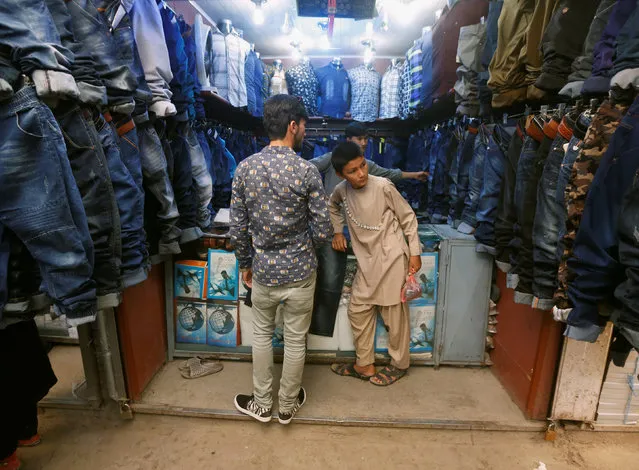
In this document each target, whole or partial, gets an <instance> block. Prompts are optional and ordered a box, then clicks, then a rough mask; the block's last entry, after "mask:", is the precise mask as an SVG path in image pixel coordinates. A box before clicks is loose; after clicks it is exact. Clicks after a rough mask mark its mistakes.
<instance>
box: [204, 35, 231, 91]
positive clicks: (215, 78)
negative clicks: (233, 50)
mask: <svg viewBox="0 0 639 470" xmlns="http://www.w3.org/2000/svg"><path fill="white" fill-rule="evenodd" d="M211 38H212V42H211V57H212V60H211V70H210V71H209V81H210V82H211V86H212V87H215V88H216V89H217V93H218V94H219V95H220V96H221V97H222V98H224V99H225V100H227V101H228V99H229V69H228V63H227V61H226V39H225V38H224V34H222V31H220V30H219V29H218V27H217V26H215V25H211Z"/></svg>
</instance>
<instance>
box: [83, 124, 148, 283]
mask: <svg viewBox="0 0 639 470" xmlns="http://www.w3.org/2000/svg"><path fill="white" fill-rule="evenodd" d="M93 122H94V123H95V127H96V130H97V131H98V135H99V137H100V142H101V144H102V149H103V150H104V155H105V157H106V161H107V166H108V168H109V175H110V176H111V183H112V184H113V191H114V193H115V198H116V201H117V203H118V209H119V213H120V237H121V240H122V283H123V285H124V287H125V288H126V287H130V286H134V285H136V284H139V283H141V282H143V281H144V280H146V277H147V273H146V269H145V268H146V267H145V262H146V260H145V258H146V245H145V236H144V195H143V194H142V191H141V190H140V188H139V187H138V186H137V184H136V183H135V181H134V180H133V177H132V176H131V173H129V170H127V168H126V166H125V165H124V163H123V162H122V157H121V154H120V148H119V147H118V145H117V140H116V138H117V136H116V134H115V131H114V130H113V128H112V127H111V125H109V123H108V122H106V121H105V120H104V118H103V117H102V115H101V114H99V113H98V112H95V113H94V115H93Z"/></svg>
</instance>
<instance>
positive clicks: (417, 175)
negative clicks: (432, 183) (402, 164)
mask: <svg viewBox="0 0 639 470" xmlns="http://www.w3.org/2000/svg"><path fill="white" fill-rule="evenodd" d="M402 177H403V178H404V179H407V180H419V181H428V172H427V171H413V172H410V171H409V172H403V173H402Z"/></svg>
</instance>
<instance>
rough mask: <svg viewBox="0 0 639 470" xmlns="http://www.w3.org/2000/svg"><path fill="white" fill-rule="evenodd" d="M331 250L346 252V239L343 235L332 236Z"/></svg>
mask: <svg viewBox="0 0 639 470" xmlns="http://www.w3.org/2000/svg"><path fill="white" fill-rule="evenodd" d="M333 249H334V250H335V251H343V252H346V237H345V236H344V234H343V233H336V234H335V235H333Z"/></svg>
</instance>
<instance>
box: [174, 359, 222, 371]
mask: <svg viewBox="0 0 639 470" xmlns="http://www.w3.org/2000/svg"><path fill="white" fill-rule="evenodd" d="M217 360H218V359H217V358H216V357H213V356H209V357H207V356H195V357H191V358H189V359H187V360H186V361H182V362H181V363H180V365H179V366H178V369H179V370H181V371H184V370H189V369H190V368H191V367H192V366H193V365H195V364H197V363H198V362H200V363H202V364H206V363H208V362H217Z"/></svg>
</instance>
